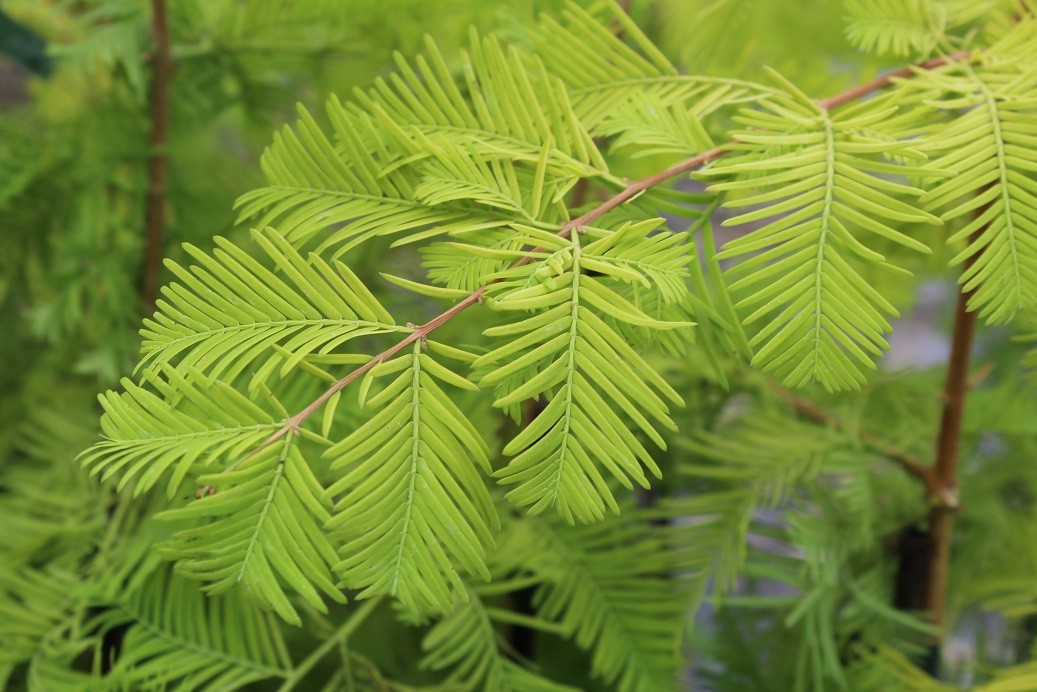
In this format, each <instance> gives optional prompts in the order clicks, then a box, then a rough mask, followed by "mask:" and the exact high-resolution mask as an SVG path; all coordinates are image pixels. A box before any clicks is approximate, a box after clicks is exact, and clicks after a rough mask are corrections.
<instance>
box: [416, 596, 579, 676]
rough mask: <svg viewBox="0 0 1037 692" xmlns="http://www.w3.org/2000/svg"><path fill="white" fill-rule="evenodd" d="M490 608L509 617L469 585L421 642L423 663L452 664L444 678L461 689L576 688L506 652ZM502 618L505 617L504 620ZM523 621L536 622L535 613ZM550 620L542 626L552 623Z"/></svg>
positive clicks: (437, 667) (432, 665)
mask: <svg viewBox="0 0 1037 692" xmlns="http://www.w3.org/2000/svg"><path fill="white" fill-rule="evenodd" d="M494 614H501V615H502V616H504V617H506V618H507V620H510V619H511V615H512V614H511V613H510V612H509V611H507V610H504V609H501V608H492V607H490V606H489V605H488V604H486V603H484V602H483V599H482V598H481V597H480V596H479V594H478V591H477V590H475V589H469V593H468V598H467V600H466V601H465V602H463V603H459V604H458V605H456V606H455V607H454V609H453V610H452V611H451V612H450V613H448V614H447V615H445V616H444V617H443V618H442V619H440V620H439V621H438V622H436V624H435V625H434V626H433V627H432V629H430V630H429V632H428V634H427V635H425V638H424V639H423V640H422V642H421V646H422V648H423V649H424V650H425V656H424V657H423V658H422V659H421V667H422V668H428V669H430V670H444V669H448V668H449V669H450V675H449V676H448V677H447V678H446V680H445V681H444V682H445V684H447V685H451V684H458V685H461V686H463V688H464V689H470V690H475V689H483V690H500V691H501V692H573V691H574V690H575V688H573V687H569V686H568V685H560V684H558V683H554V682H551V681H550V680H548V679H546V678H544V677H542V676H540V675H537V674H536V673H534V672H532V671H530V670H528V669H526V668H525V667H523V666H522V665H520V664H519V663H516V662H515V661H513V660H511V659H509V658H507V657H505V656H504V655H503V654H502V649H503V648H505V647H506V645H504V644H502V642H501V633H500V632H498V630H497V628H496V627H495V626H494V621H493V617H494ZM507 620H506V621H507ZM521 620H522V624H523V625H526V626H531V625H532V626H536V625H537V624H538V623H537V621H536V620H535V619H534V618H529V617H522V618H521ZM550 625H551V623H545V624H544V625H543V626H544V627H546V628H550Z"/></svg>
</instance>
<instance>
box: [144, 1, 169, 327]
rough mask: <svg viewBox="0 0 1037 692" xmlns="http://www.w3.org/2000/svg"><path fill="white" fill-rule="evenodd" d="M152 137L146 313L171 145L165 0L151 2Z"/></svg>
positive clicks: (155, 279) (155, 283)
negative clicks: (167, 151)
mask: <svg viewBox="0 0 1037 692" xmlns="http://www.w3.org/2000/svg"><path fill="white" fill-rule="evenodd" d="M151 38H152V42H153V51H154V53H153V56H152V58H153V62H152V73H151V92H150V105H151V134H150V137H149V139H148V145H149V158H148V188H147V194H146V202H145V204H146V206H145V211H144V229H145V242H146V245H145V250H144V266H143V269H142V278H141V289H140V295H141V300H142V301H143V302H144V306H145V309H146V310H148V311H151V310H153V309H154V308H155V301H156V299H157V298H158V287H159V279H160V276H161V271H162V243H163V238H162V236H163V233H162V231H163V224H164V221H165V203H166V183H167V166H168V162H167V154H166V145H167V143H168V141H169V82H170V79H171V77H172V73H173V59H172V54H171V52H170V47H169V26H168V24H167V18H166V2H165V0H151Z"/></svg>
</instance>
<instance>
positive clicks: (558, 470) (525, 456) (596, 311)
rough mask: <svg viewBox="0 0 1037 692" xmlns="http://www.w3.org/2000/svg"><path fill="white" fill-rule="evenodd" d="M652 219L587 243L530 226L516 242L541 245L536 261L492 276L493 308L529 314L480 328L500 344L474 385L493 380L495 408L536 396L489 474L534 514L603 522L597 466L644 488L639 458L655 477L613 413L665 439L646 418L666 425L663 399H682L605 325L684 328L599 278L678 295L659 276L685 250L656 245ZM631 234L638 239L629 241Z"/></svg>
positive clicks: (481, 364) (603, 492) (606, 504)
mask: <svg viewBox="0 0 1037 692" xmlns="http://www.w3.org/2000/svg"><path fill="white" fill-rule="evenodd" d="M657 224H658V222H657V221H652V222H649V223H647V224H644V223H643V224H640V225H638V226H636V227H633V226H631V227H628V228H627V229H624V230H623V231H617V232H614V233H610V232H607V231H600V230H596V229H585V232H586V234H587V235H588V236H589V237H590V238H592V239H593V241H592V242H588V243H587V244H586V246H584V244H583V242H582V241H581V240H580V236H581V235H582V234H581V233H579V232H575V233H573V235H572V237H571V238H570V239H561V238H558V237H557V236H551V235H548V234H536V233H534V234H531V235H530V237H529V238H528V239H526V240H525V244H527V245H540V246H542V247H544V248H546V250H545V251H544V252H543V253H536V254H538V255H540V256H539V257H538V258H537V259H538V261H535V262H532V263H529V264H526V265H521V266H517V267H514V268H512V269H507V270H504V271H502V272H500V273H499V274H498V275H497V277H496V278H499V279H500V280H501V281H500V282H499V283H497V284H495V285H493V286H492V292H493V302H492V306H493V307H494V308H495V309H498V310H508V311H516V310H517V311H523V312H530V311H531V312H533V313H534V314H533V316H531V317H527V318H525V319H523V320H521V321H519V322H516V323H512V324H506V325H502V326H498V327H492V328H490V329H489V330H487V331H486V335H487V336H493V337H503V336H506V337H509V339H510V340H509V342H508V343H507V344H504V345H502V346H499V347H498V348H496V349H495V350H493V351H491V352H490V353H487V354H485V355H484V356H482V357H480V358H479V359H478V360H477V361H476V362H475V366H476V367H477V368H479V369H481V370H482V371H483V372H482V376H481V379H480V384H481V385H482V386H498V393H499V396H498V398H497V401H496V402H495V406H499V407H506V406H509V405H512V404H514V403H516V402H521V401H523V400H526V399H530V398H537V397H540V396H544V397H546V399H547V405H546V406H545V408H544V410H543V411H541V412H540V414H539V415H538V416H537V417H536V419H535V420H534V421H533V422H532V423H531V424H530V425H529V426H527V427H526V428H525V429H524V430H522V431H521V432H519V433H518V435H516V436H515V437H514V438H513V439H512V440H511V442H509V443H508V445H507V446H506V447H505V449H504V452H505V454H508V455H513V456H514V458H513V459H512V460H511V462H510V463H509V464H508V466H507V467H506V468H504V469H502V470H501V471H499V472H498V473H497V475H498V476H499V477H500V478H501V482H502V483H504V484H508V485H511V484H516V485H517V487H516V488H515V489H513V490H511V491H510V492H509V493H508V497H509V498H510V499H512V500H514V501H515V502H516V503H518V504H519V505H523V506H529V507H530V511H531V512H532V513H534V514H536V513H540V512H543V511H544V510H546V509H548V508H552V507H553V508H556V509H557V510H558V512H560V513H561V514H562V516H564V517H565V518H566V519H567V520H568V521H569V522H574V521H581V522H589V521H595V520H600V519H601V518H603V517H604V515H605V511H606V509H611V510H613V511H618V505H616V502H615V500H614V499H613V496H612V491H611V490H610V489H609V487H608V484H607V482H606V480H605V476H603V475H602V473H601V468H600V467H601V466H604V467H605V469H606V470H607V471H608V473H609V474H610V475H612V476H614V477H616V478H617V479H618V480H619V481H620V482H621V483H623V484H624V485H625V486H626V487H628V488H629V487H632V483H631V481H636V482H637V483H638V484H639V485H641V486H642V487H648V479H647V477H646V476H645V474H644V471H643V470H642V465H643V466H644V467H647V468H648V469H649V470H650V471H651V472H652V473H654V474H655V475H656V476H657V477H658V475H659V468H658V466H657V465H656V463H655V461H654V460H653V459H652V456H651V455H650V454H649V453H648V451H647V450H646V449H645V447H644V445H642V444H641V442H640V441H639V440H638V439H637V437H636V436H635V434H634V433H633V432H632V431H631V430H630V429H629V426H628V424H627V423H626V422H625V421H624V420H623V419H624V417H625V418H628V419H630V420H632V421H634V424H635V425H636V426H637V429H639V430H640V431H641V432H643V433H644V434H645V435H646V436H647V437H648V438H649V439H651V440H652V441H653V442H655V443H656V444H657V445H659V446H660V447H664V446H665V443H664V441H663V438H662V436H661V435H660V434H659V432H658V431H657V430H656V426H657V425H662V426H665V427H667V428H672V427H673V423H672V421H671V420H670V418H669V416H668V410H669V409H668V407H667V405H666V402H665V401H664V398H663V397H665V398H666V399H669V400H670V401H671V402H673V403H676V404H680V403H681V398H680V396H679V395H678V394H677V393H676V392H675V391H674V390H673V388H672V387H670V386H669V385H668V384H667V383H666V381H665V380H664V379H663V378H662V377H661V376H660V375H658V374H657V373H656V372H655V371H654V370H653V369H652V367H651V366H650V365H649V364H648V363H647V362H645V360H644V358H643V357H642V356H641V355H639V354H638V353H637V352H636V351H635V350H634V349H633V348H632V347H631V346H630V344H629V343H627V341H626V340H625V339H624V338H623V336H621V334H620V333H619V332H617V331H616V329H615V328H613V327H612V326H610V325H609V324H608V322H607V321H606V320H617V321H619V322H623V323H626V324H629V325H633V326H641V327H650V328H652V329H675V328H680V327H686V326H689V325H688V324H686V323H684V324H682V323H674V322H661V321H658V320H655V319H653V318H651V317H649V316H648V315H646V314H644V312H642V311H641V310H640V309H638V308H637V307H636V306H635V305H633V304H632V303H630V302H629V301H628V300H626V299H624V298H623V297H622V296H621V295H620V294H619V293H617V292H616V291H614V290H613V289H611V288H609V286H608V284H609V283H610V282H612V281H619V282H622V283H633V282H636V283H639V284H643V285H645V286H647V287H650V288H652V289H654V290H672V291H674V292H675V293H676V292H683V291H686V289H684V288H683V287H682V288H680V289H678V288H677V287H676V286H675V285H674V284H673V283H671V282H669V281H667V280H665V279H663V277H664V276H665V274H664V272H665V270H666V268H669V269H674V270H675V271H677V272H678V274H680V273H682V272H680V270H677V269H675V268H676V267H679V266H682V265H684V266H686V262H687V256H686V255H683V253H679V254H678V256H674V255H672V253H671V254H668V253H667V251H666V250H665V248H666V247H667V245H669V248H670V249H672V248H673V237H672V235H670V236H667V234H666V233H664V232H660V233H659V234H658V235H657V236H648V235H647V234H648V232H649V231H650V229H652V228H654V227H655V226H656V225H657ZM529 230H530V231H532V229H529ZM639 234H640V238H639V242H638V241H636V240H635V241H633V242H632V241H631V240H630V238H631V237H632V236H638V235H639ZM654 243H658V245H655V248H656V249H658V250H661V252H660V255H661V256H660V258H659V261H660V263H661V266H655V267H653V266H652V261H653V260H652V259H646V256H645V254H644V250H645V248H646V247H652V246H653V244H654ZM588 272H596V273H598V274H600V275H601V278H597V277H594V276H591V275H589V274H588ZM653 279H657V280H659V281H660V283H659V284H656V283H653ZM516 378H518V379H516ZM502 384H503V385H504V387H503V388H501V387H499V385H502ZM657 392H658V393H657ZM660 394H661V396H660Z"/></svg>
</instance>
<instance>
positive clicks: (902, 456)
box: [770, 384, 933, 488]
mask: <svg viewBox="0 0 1037 692" xmlns="http://www.w3.org/2000/svg"><path fill="white" fill-rule="evenodd" d="M770 388H771V389H772V390H773V391H774V392H775V393H776V394H778V396H780V397H781V398H783V399H784V400H785V401H786V402H788V404H789V405H790V406H791V407H792V408H793V409H794V410H795V411H796V413H798V414H799V415H801V416H803V417H804V418H809V419H810V420H812V421H814V422H815V423H820V424H821V425H827V426H830V427H832V428H834V429H836V430H844V429H845V427H844V426H843V424H842V422H841V421H839V420H838V419H836V418H835V417H833V416H832V415H831V414H829V413H828V412H827V411H825V410H823V409H821V408H820V407H818V406H816V405H815V404H814V403H812V402H810V401H808V400H806V399H804V398H803V397H799V396H796V395H795V394H793V393H792V392H790V391H788V390H787V389H785V388H784V387H782V386H780V385H778V384H772V385H771V386H770ZM859 437H860V439H861V441H862V442H864V443H865V444H866V445H868V447H870V448H871V449H873V450H874V451H876V452H878V453H879V454H881V455H882V456H883V457H884V458H886V459H888V460H890V461H892V462H893V463H895V464H897V465H898V466H900V467H901V468H902V469H904V471H906V472H907V473H909V474H911V475H912V476H914V477H915V478H917V479H918V480H920V481H922V483H924V484H925V486H926V488H928V487H930V484H931V483H932V475H933V473H932V469H931V468H930V467H929V466H928V465H927V464H926V463H925V462H924V461H922V460H921V459H918V458H917V457H915V456H912V455H911V454H909V453H907V452H905V451H904V450H902V449H898V448H897V447H894V446H892V445H890V444H888V443H887V442H886V441H885V440H883V439H882V438H880V437H879V436H878V435H875V434H873V433H871V432H868V431H866V430H865V431H861V432H860V433H859Z"/></svg>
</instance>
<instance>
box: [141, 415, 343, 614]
mask: <svg viewBox="0 0 1037 692" xmlns="http://www.w3.org/2000/svg"><path fill="white" fill-rule="evenodd" d="M199 480H200V482H202V483H205V484H207V486H208V488H210V492H208V493H207V494H206V495H205V496H204V497H202V498H201V499H198V500H195V501H192V502H190V504H188V505H187V506H185V507H179V508H176V509H171V510H166V511H164V512H161V513H159V514H157V515H156V518H157V519H160V520H165V521H173V522H189V523H191V524H193V526H191V527H190V528H186V529H183V530H181V531H178V532H177V533H176V534H175V535H174V536H173V538H172V540H170V541H168V542H166V543H164V544H161V545H160V546H159V552H160V553H161V554H162V555H163V557H165V558H166V559H169V560H175V561H176V563H177V565H176V566H177V570H178V571H179V572H180V573H181V574H185V575H187V576H190V577H192V578H194V579H199V580H203V581H206V582H209V583H208V584H207V585H206V586H205V590H206V591H207V592H209V593H213V594H219V593H224V592H226V591H229V590H230V589H232V588H234V587H235V586H237V585H239V584H240V585H241V586H242V587H244V589H245V592H246V593H247V594H248V595H249V596H250V597H251V598H252V599H253V600H254V601H256V602H257V603H259V604H260V605H262V606H264V607H267V608H271V609H273V610H274V611H275V612H276V613H277V614H278V615H280V616H281V617H282V618H284V619H285V620H286V621H287V622H290V623H292V624H295V625H299V624H301V620H300V618H299V615H298V613H297V612H296V610H295V606H293V604H292V602H291V599H290V598H289V597H288V594H287V593H286V591H285V585H287V586H288V587H289V588H291V589H292V590H293V591H295V592H296V593H298V594H299V595H301V596H302V597H303V599H304V600H305V601H306V602H307V603H308V604H309V605H310V606H311V607H312V608H315V609H316V610H318V611H320V612H322V613H323V612H327V606H325V604H324V601H323V600H322V598H321V595H322V594H323V595H326V596H327V597H328V598H330V599H332V600H333V601H337V602H339V603H344V602H345V600H346V598H345V596H343V595H342V592H341V591H340V590H339V589H338V588H337V587H336V585H335V583H334V582H333V581H332V579H331V570H330V567H331V565H332V564H334V562H335V559H336V558H335V549H334V547H333V546H332V544H331V542H330V541H329V540H328V537H327V535H326V533H325V531H324V524H325V523H327V521H328V520H329V519H330V518H331V515H330V509H331V503H330V502H328V501H327V500H325V499H323V494H324V488H323V487H322V486H321V484H320V481H318V480H317V478H316V477H315V476H314V472H313V470H312V469H311V468H310V465H309V464H308V463H307V461H306V459H304V458H303V454H302V451H301V450H300V449H299V443H298V442H297V441H296V439H295V438H294V436H292V435H290V434H289V435H285V436H284V438H283V440H280V441H278V442H277V443H275V444H273V445H270V446H268V447H266V448H264V449H261V450H260V451H258V452H254V453H252V454H251V455H249V456H245V457H242V458H241V460H240V461H238V462H236V463H235V464H233V465H231V466H229V467H227V468H226V469H225V470H222V471H218V472H216V473H212V474H209V475H205V476H202V477H201V478H200V479H199Z"/></svg>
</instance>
